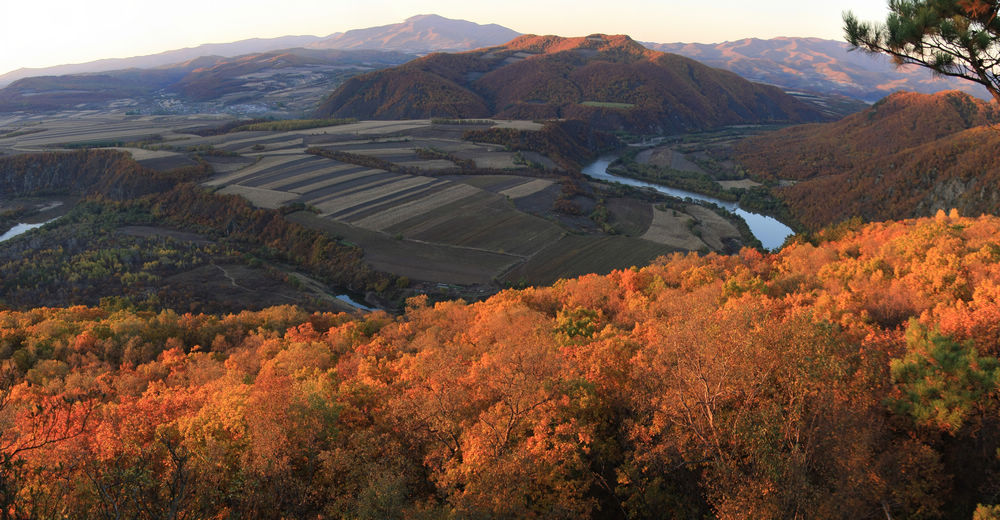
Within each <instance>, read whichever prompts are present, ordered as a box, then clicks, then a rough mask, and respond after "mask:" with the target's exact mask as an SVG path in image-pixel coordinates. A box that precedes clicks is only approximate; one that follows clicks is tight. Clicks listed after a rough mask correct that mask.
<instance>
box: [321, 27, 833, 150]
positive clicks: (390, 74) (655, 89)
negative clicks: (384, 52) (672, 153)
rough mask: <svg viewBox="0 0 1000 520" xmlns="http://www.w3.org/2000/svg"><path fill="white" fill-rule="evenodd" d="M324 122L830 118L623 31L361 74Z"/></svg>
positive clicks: (698, 126) (659, 125)
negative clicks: (650, 45)
mask: <svg viewBox="0 0 1000 520" xmlns="http://www.w3.org/2000/svg"><path fill="white" fill-rule="evenodd" d="M317 116H321V117H326V116H337V117H357V118H360V119H419V118H427V117H459V118H481V117H499V118H505V119H549V118H566V119H578V120H584V121H589V122H590V123H591V124H592V125H593V126H594V127H595V128H599V129H605V130H619V129H624V130H631V131H640V132H683V131H693V130H703V129H707V128H713V127H718V126H723V125H734V124H754V123H765V122H785V123H801V122H806V121H817V120H821V119H823V115H822V114H821V113H820V112H819V111H818V110H817V109H816V108H815V107H813V106H811V105H808V104H806V103H803V102H801V101H799V100H797V99H795V98H793V97H791V96H789V95H787V94H785V93H784V92H782V91H781V89H779V88H776V87H773V86H768V85H761V84H758V83H751V82H749V81H747V80H745V79H743V78H741V77H739V76H737V75H736V74H733V73H731V72H726V71H723V70H719V69H714V68H711V67H708V66H705V65H702V64H701V63H698V62H696V61H694V60H691V59H688V58H684V57H682V56H678V55H675V54H666V53H662V52H657V51H652V50H649V49H646V48H645V47H643V46H642V45H640V44H638V43H636V42H635V41H633V40H632V39H631V38H629V37H628V36H621V35H619V36H605V35H591V36H587V37H581V38H561V37H557V36H533V35H528V36H521V37H519V38H517V39H515V40H513V41H511V42H510V43H507V44H506V45H502V46H497V47H490V48H486V49H479V50H476V51H470V52H464V53H458V54H446V53H437V54H432V55H430V56H426V57H423V58H419V59H416V60H414V61H411V62H409V63H406V64H404V65H402V66H399V67H394V68H390V69H384V70H380V71H376V72H372V73H368V74H364V75H361V76H356V77H353V78H351V79H350V80H348V81H347V82H346V83H344V84H343V85H342V86H341V87H340V88H339V89H337V91H336V92H334V93H333V94H332V95H331V96H330V98H329V99H327V100H326V101H325V102H324V103H323V104H322V105H321V106H320V108H319V110H318V111H317Z"/></svg>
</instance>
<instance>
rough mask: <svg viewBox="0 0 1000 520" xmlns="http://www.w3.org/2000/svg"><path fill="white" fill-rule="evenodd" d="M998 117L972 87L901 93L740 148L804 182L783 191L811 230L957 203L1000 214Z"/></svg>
mask: <svg viewBox="0 0 1000 520" xmlns="http://www.w3.org/2000/svg"><path fill="white" fill-rule="evenodd" d="M997 124H1000V108H998V107H997V106H995V105H994V104H992V103H989V102H986V101H982V100H980V99H977V98H974V97H972V96H970V95H968V94H966V93H964V92H957V91H947V92H941V93H937V94H933V95H929V94H920V93H913V92H899V93H895V94H892V95H890V96H888V97H886V98H885V99H883V100H882V101H879V102H878V103H876V104H875V105H873V106H872V107H870V108H868V109H867V110H865V111H862V112H859V113H857V114H854V115H851V116H848V117H846V118H844V119H842V120H840V121H836V122H832V123H826V124H818V125H802V126H798V127H790V128H786V129H784V130H779V131H777V132H773V133H771V134H766V135H762V136H758V137H754V138H751V139H748V140H746V141H744V142H743V143H741V144H739V145H738V147H737V149H738V153H739V156H740V161H741V162H742V163H743V164H744V165H745V166H746V167H747V168H748V169H749V171H750V172H751V173H752V174H755V175H757V176H759V177H764V178H771V179H784V180H792V181H794V184H792V185H789V186H785V187H782V188H778V189H777V193H778V195H779V196H780V197H781V198H782V199H784V200H785V202H786V203H787V204H788V205H789V207H790V209H791V210H792V213H793V214H794V215H795V217H796V218H797V219H798V220H799V221H800V222H801V223H802V224H804V225H806V227H808V228H810V229H818V228H821V227H823V226H826V225H829V224H834V223H837V222H840V221H842V220H844V219H847V218H850V217H853V216H858V217H862V218H863V219H865V220H869V221H873V220H887V219H901V218H912V217H926V216H930V215H932V214H933V213H934V212H935V211H937V210H939V209H943V210H948V209H950V208H957V209H958V210H959V211H960V212H961V213H962V214H967V215H978V214H980V213H991V214H997V213H1000V194H998V193H997V191H996V189H995V188H996V186H997V184H998V183H1000V159H998V158H997V157H995V155H996V154H994V153H991V151H992V150H995V149H996V147H997V146H1000V133H998V132H996V130H995V128H996V125H997Z"/></svg>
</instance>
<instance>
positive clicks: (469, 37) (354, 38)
mask: <svg viewBox="0 0 1000 520" xmlns="http://www.w3.org/2000/svg"><path fill="white" fill-rule="evenodd" d="M520 34H521V33H519V32H517V31H514V30H511V29H508V28H506V27H502V26H499V25H496V24H489V25H480V24H477V23H473V22H468V21H465V20H452V19H450V18H444V17H442V16H438V15H433V14H429V15H418V16H413V17H410V18H408V19H406V21H404V22H402V23H396V24H390V25H383V26H380V27H370V28H367V29H355V30H351V31H347V32H344V33H335V34H331V35H329V36H326V37H319V36H282V37H280V38H253V39H249V40H241V41H238V42H232V43H209V44H205V45H199V46H197V47H188V48H184V49H178V50H172V51H166V52H161V53H158V54H151V55H149V56H135V57H132V58H111V59H104V60H98V61H91V62H87V63H78V64H72V65H58V66H55V67H44V68H22V69H17V70H15V71H11V72H8V73H6V74H0V87H2V86H5V85H9V84H10V83H13V82H14V81H17V80H19V79H22V78H29V77H37V76H63V75H67V74H89V73H95V72H108V71H118V70H124V69H133V68H136V69H151V68H156V67H163V66H173V65H176V64H179V63H182V62H187V61H190V60H193V59H197V58H202V57H222V58H232V57H236V56H243V55H247V54H259V53H264V52H270V51H276V50H284V49H292V48H297V47H306V48H310V49H343V50H383V51H396V52H402V53H406V54H426V53H429V52H437V51H449V52H455V51H466V50H471V49H478V48H480V47H490V46H493V45H500V44H502V43H506V42H508V41H510V40H513V39H514V38H516V37H518V36H520Z"/></svg>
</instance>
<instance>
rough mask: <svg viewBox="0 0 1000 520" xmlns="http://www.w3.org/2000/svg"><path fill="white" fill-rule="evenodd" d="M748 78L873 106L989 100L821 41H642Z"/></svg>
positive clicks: (951, 81) (956, 82)
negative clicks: (911, 99) (922, 97)
mask: <svg viewBox="0 0 1000 520" xmlns="http://www.w3.org/2000/svg"><path fill="white" fill-rule="evenodd" d="M643 45H645V46H647V47H649V48H650V49H655V50H658V51H663V52H672V53H675V54H680V55H682V56H687V57H688V58H692V59H695V60H698V61H700V62H702V63H704V64H706V65H709V66H712V67H719V68H721V69H726V70H729V71H732V72H735V73H737V74H739V75H740V76H743V77H744V78H747V79H749V80H750V81H759V82H761V83H769V84H771V85H778V86H781V87H784V88H787V89H799V90H805V91H809V92H819V93H824V94H839V95H843V96H848V97H852V98H855V99H860V100H863V101H867V102H869V103H873V102H875V101H878V100H879V99H882V98H883V97H885V96H887V95H889V94H892V93H893V92H896V91H898V90H909V91H913V92H922V93H924V94H933V93H935V92H940V91H942V90H961V91H964V92H967V93H969V94H972V95H974V96H978V97H981V98H984V99H986V98H988V97H989V96H988V94H987V93H986V90H985V89H983V88H981V87H979V86H977V85H975V84H973V83H970V82H968V81H965V80H961V79H957V78H947V77H943V76H942V77H935V76H933V75H931V73H930V72H928V71H927V69H924V68H921V67H917V66H907V67H903V68H897V67H896V65H894V64H893V63H892V62H891V61H890V60H888V59H887V58H886V57H884V56H873V55H871V54H866V53H864V52H861V51H851V46H850V45H849V44H847V43H846V42H843V41H835V40H823V39H819V38H774V39H770V40H760V39H757V38H747V39H743V40H737V41H732V42H724V43H713V44H703V43H643Z"/></svg>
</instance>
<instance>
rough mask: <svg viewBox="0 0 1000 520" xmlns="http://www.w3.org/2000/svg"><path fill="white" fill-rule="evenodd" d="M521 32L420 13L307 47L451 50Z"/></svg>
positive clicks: (502, 40)
mask: <svg viewBox="0 0 1000 520" xmlns="http://www.w3.org/2000/svg"><path fill="white" fill-rule="evenodd" d="M520 35H521V33H519V32H517V31H513V30H511V29H508V28H506V27H503V26H500V25H497V24H493V23H491V24H489V25H480V24H477V23H473V22H469V21H466V20H453V19H450V18H445V17H443V16H438V15H435V14H423V15H417V16H412V17H410V18H407V19H406V21H404V22H401V23H395V24H390V25H383V26H380V27H369V28H367V29H354V30H351V31H347V32H344V33H337V34H332V35H330V36H327V37H326V38H323V39H321V40H319V41H315V42H312V43H309V44H308V45H306V46H307V47H310V48H313V49H377V50H386V51H400V52H407V53H427V52H442V51H450V52H454V51H466V50H470V49H477V48H480V47H489V46H492V45H500V44H502V43H506V42H508V41H510V40H513V39H514V38H517V37H518V36H520Z"/></svg>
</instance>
